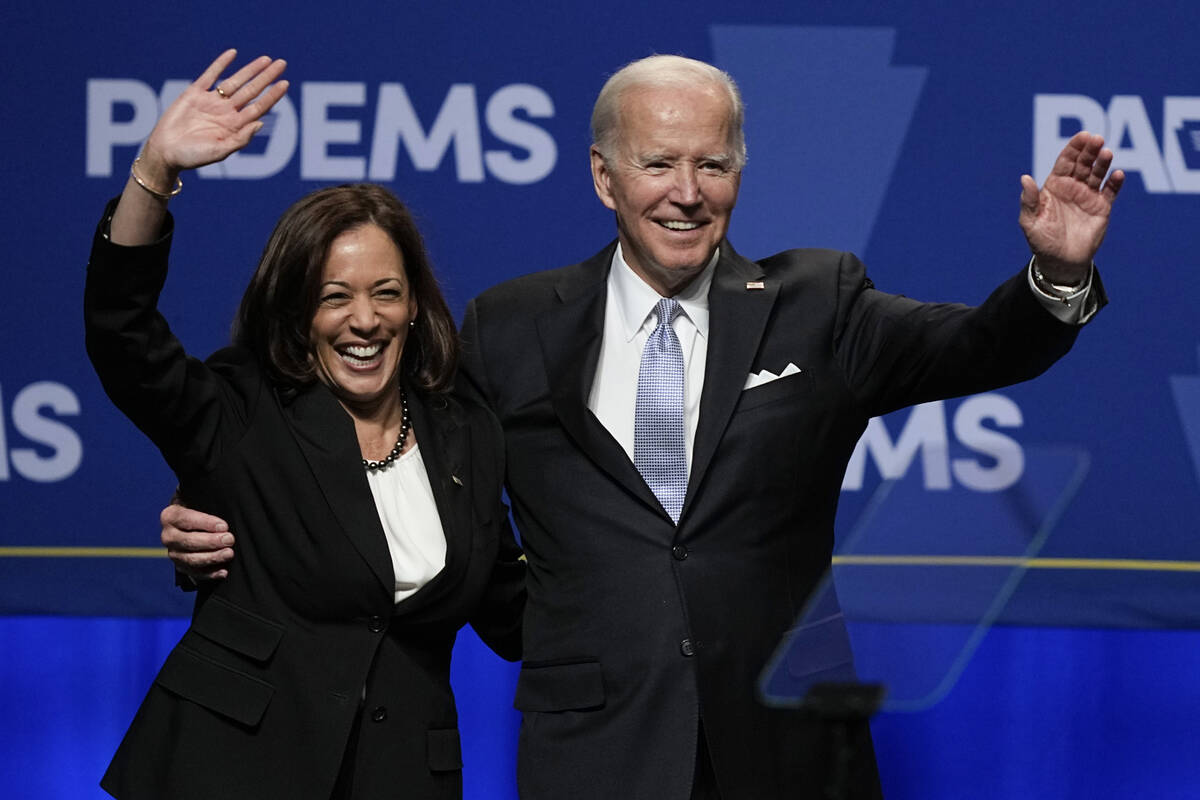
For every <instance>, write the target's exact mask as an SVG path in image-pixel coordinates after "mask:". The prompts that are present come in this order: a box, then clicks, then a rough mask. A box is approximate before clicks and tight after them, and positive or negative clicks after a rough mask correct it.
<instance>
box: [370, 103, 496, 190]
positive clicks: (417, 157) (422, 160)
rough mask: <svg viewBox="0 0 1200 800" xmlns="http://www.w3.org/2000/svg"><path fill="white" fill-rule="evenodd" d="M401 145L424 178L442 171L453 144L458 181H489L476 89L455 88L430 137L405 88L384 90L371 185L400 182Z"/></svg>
mask: <svg viewBox="0 0 1200 800" xmlns="http://www.w3.org/2000/svg"><path fill="white" fill-rule="evenodd" d="M400 140H403V141H404V147H405V149H406V150H407V151H408V157H409V158H410V159H412V163H413V166H414V167H416V168H417V169H418V170H420V171H423V172H432V171H433V170H436V169H437V168H438V165H439V164H441V163H442V157H443V156H444V155H445V154H446V150H447V149H448V148H449V147H450V142H451V141H453V142H454V165H455V167H456V168H457V170H458V179H459V180H460V181H462V182H464V183H478V182H480V181H482V180H483V144H482V140H481V137H480V135H479V116H478V114H477V112H476V106H475V87H474V86H472V85H471V84H468V83H456V84H454V85H453V86H451V87H450V91H449V92H447V93H446V99H445V100H444V101H443V102H442V107H441V109H440V110H439V111H438V115H437V117H436V118H435V119H434V121H433V126H432V127H431V128H430V129H429V135H428V136H426V134H425V131H424V130H423V129H422V127H421V121H420V120H419V119H417V113H416V111H415V110H414V109H413V105H412V102H411V101H410V100H409V99H408V92H407V91H406V90H405V88H404V86H403V84H399V83H385V84H383V85H382V86H380V87H379V106H378V112H377V113H376V115H375V134H374V136H373V137H372V144H371V173H370V174H371V180H373V181H390V180H392V179H393V178H395V177H396V150H397V149H398V147H399V142H400Z"/></svg>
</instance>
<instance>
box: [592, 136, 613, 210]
mask: <svg viewBox="0 0 1200 800" xmlns="http://www.w3.org/2000/svg"><path fill="white" fill-rule="evenodd" d="M590 153H591V158H592V186H594V187H595V189H596V196H597V197H599V198H600V202H601V203H604V205H605V206H606V207H607V208H608V209H610V210H612V211H616V210H617V204H616V201H615V200H613V193H612V173H611V172H610V171H609V169H608V164H607V163H606V162H605V160H604V156H602V155H601V154H600V151H599V150H597V149H596V148H595V147H594V146H593V147H592V149H591V151H590Z"/></svg>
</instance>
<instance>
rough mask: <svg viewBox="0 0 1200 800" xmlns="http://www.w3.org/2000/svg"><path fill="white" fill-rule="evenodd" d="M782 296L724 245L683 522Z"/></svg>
mask: <svg viewBox="0 0 1200 800" xmlns="http://www.w3.org/2000/svg"><path fill="white" fill-rule="evenodd" d="M748 285H749V286H751V287H757V286H761V287H762V288H748ZM778 293H779V284H778V282H775V281H771V280H768V279H767V278H765V277H764V275H763V272H762V270H761V269H760V268H759V266H758V265H757V264H755V263H753V262H751V261H747V260H746V259H744V258H742V257H741V256H740V255H738V254H737V253H736V252H734V250H733V247H732V246H731V245H730V244H729V243H728V242H724V243H723V244H722V245H721V258H720V260H719V261H718V262H717V268H716V273H715V274H714V275H713V283H712V287H711V288H710V289H709V292H708V319H709V322H708V358H707V361H706V364H705V368H704V389H703V390H702V391H701V393H700V420H699V423H698V424H697V427H696V440H695V443H694V446H693V448H692V469H691V474H690V477H689V479H688V492H687V497H686V498H685V499H684V504H683V512H682V515H681V517H680V518H681V519H682V518H683V516H686V515H687V511H688V507H689V506H690V505H691V504H692V501H693V498H694V496H695V494H696V491H697V488H698V487H699V486H700V484H701V482H702V481H703V480H704V475H705V473H706V472H707V471H708V467H709V465H710V464H711V463H712V460H713V456H714V455H715V453H716V450H717V445H719V444H720V441H721V437H722V436H723V435H724V433H725V427H726V426H727V425H728V424H729V418H730V416H731V415H732V414H733V409H734V406H736V405H737V401H738V398H739V397H740V396H741V393H742V387H743V386H744V385H745V383H746V376H747V375H748V374H749V373H750V367H751V365H752V364H753V362H754V354H755V353H756V352H758V347H759V343H760V342H761V341H762V337H763V332H764V331H765V330H766V325H767V319H768V318H769V317H770V315H771V309H772V308H773V307H774V305H775V298H776V296H777V295H778Z"/></svg>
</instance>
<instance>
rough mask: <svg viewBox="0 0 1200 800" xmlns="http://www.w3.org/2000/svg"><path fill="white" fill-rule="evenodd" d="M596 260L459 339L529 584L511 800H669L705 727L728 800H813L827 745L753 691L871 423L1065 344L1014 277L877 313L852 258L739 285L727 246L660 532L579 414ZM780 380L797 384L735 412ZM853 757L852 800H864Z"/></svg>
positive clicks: (482, 320)
mask: <svg viewBox="0 0 1200 800" xmlns="http://www.w3.org/2000/svg"><path fill="white" fill-rule="evenodd" d="M612 253H613V245H610V246H609V247H608V248H606V249H605V250H604V251H602V252H601V253H599V254H597V255H596V256H594V257H593V258H591V259H589V260H588V261H585V262H583V263H581V264H576V265H574V266H571V267H566V268H564V269H560V270H554V271H551V272H543V273H538V274H535V275H530V276H527V277H523V278H518V279H516V280H513V281H510V282H508V283H505V284H503V285H501V286H499V287H496V288H494V289H492V290H490V291H488V292H485V293H484V294H483V295H482V296H480V297H479V298H477V299H476V300H475V301H473V302H472V304H471V305H470V306H469V308H468V310H467V315H466V319H465V322H464V326H463V337H464V347H465V350H466V353H465V357H464V365H463V374H464V375H465V378H466V382H467V383H468V384H469V385H470V387H471V389H472V390H474V391H476V392H477V393H478V394H479V395H480V396H481V397H482V398H483V399H484V400H485V401H486V402H487V403H488V404H489V405H490V407H491V408H492V409H493V410H494V411H495V412H496V414H497V416H498V417H499V418H500V423H501V426H502V427H503V429H504V435H505V440H506V448H507V463H508V472H507V478H506V480H507V488H508V493H509V498H510V500H511V502H512V506H513V511H514V515H515V518H516V522H517V527H518V530H519V532H520V534H521V541H522V546H523V547H524V550H525V553H526V556H527V558H528V561H529V577H528V580H527V584H528V590H529V598H528V605H527V608H526V612H525V625H524V659H525V661H524V664H523V666H522V669H521V675H520V679H519V682H518V686H517V693H516V706H517V707H518V708H520V709H521V710H522V711H523V712H524V724H523V727H522V732H521V741H520V755H519V765H518V773H519V782H520V786H521V790H522V795H523V797H525V798H528V799H529V800H552V799H553V800H557V799H558V798H566V797H569V798H571V800H587V799H589V798H596V800H610V799H611V798H618V797H620V798H653V799H654V800H676V799H678V798H686V797H687V796H688V787H689V785H690V783H691V776H692V769H693V759H694V754H695V753H696V746H697V742H696V733H697V721H698V720H699V719H700V718H701V717H702V718H703V724H704V730H705V732H706V734H707V739H708V745H709V749H710V751H711V753H712V761H713V765H714V768H715V773H716V777H717V780H718V782H719V785H720V790H721V793H722V797H723V798H724V800H740V799H741V798H745V799H746V800H762V798H775V797H787V798H802V797H823V796H824V795H823V794H822V793H821V789H822V784H823V781H824V779H825V770H826V766H827V765H828V763H829V744H828V741H827V737H826V736H824V735H822V729H821V728H820V727H819V726H817V725H815V724H813V722H812V720H811V719H809V718H808V717H806V716H805V715H804V714H801V713H798V712H794V711H782V710H771V709H768V708H766V707H764V706H763V705H762V704H761V703H760V702H759V701H758V699H757V697H756V694H755V684H756V679H757V676H758V674H759V672H760V670H761V669H762V667H763V665H764V664H765V663H766V661H767V660H768V658H769V656H770V654H771V652H772V650H773V649H774V648H775V646H776V645H777V644H778V643H779V641H780V636H781V634H782V633H783V632H784V631H785V630H786V629H787V628H788V627H789V626H790V625H791V624H792V622H793V620H795V619H796V616H797V614H798V613H799V612H800V611H801V609H802V607H803V604H804V602H805V599H806V597H807V596H808V594H809V592H810V591H811V590H812V589H813V587H814V586H815V585H816V583H817V582H818V580H819V579H820V578H821V576H822V574H823V573H824V572H825V570H826V568H827V567H828V566H829V563H830V557H831V551H832V547H833V522H834V512H835V510H836V508H837V502H838V493H839V488H840V485H841V480H842V474H843V472H844V470H845V467H846V463H847V460H848V459H849V457H850V454H851V451H852V450H853V448H854V444H855V442H856V440H857V439H858V437H859V436H860V434H861V433H862V431H863V429H864V427H865V425H866V423H867V421H868V419H869V418H870V417H872V416H875V415H878V414H882V413H885V412H888V411H892V410H894V409H897V408H900V407H902V406H906V405H909V404H913V403H919V402H923V401H928V400H933V399H936V398H945V397H949V396H953V395H961V394H967V393H972V392H977V391H982V390H985V389H991V388H994V387H998V386H1001V385H1004V384H1009V383H1013V382H1016V381H1021V380H1025V379H1027V378H1031V377H1033V376H1035V375H1037V374H1039V373H1040V372H1041V371H1043V370H1044V369H1046V368H1047V367H1048V366H1049V365H1050V364H1051V363H1052V362H1053V361H1054V360H1055V359H1057V358H1058V357H1059V356H1061V355H1062V354H1063V353H1065V352H1066V351H1067V350H1068V349H1069V348H1070V346H1071V343H1072V342H1073V340H1074V338H1075V334H1076V329H1075V328H1074V327H1071V326H1066V325H1063V324H1061V323H1059V322H1058V321H1056V320H1055V319H1053V317H1052V316H1051V315H1050V314H1048V313H1047V312H1046V311H1045V309H1043V308H1042V307H1041V306H1040V305H1039V304H1038V302H1037V301H1036V299H1035V298H1034V297H1033V295H1032V292H1031V290H1030V289H1029V288H1028V286H1026V285H1025V280H1026V279H1025V275H1024V272H1022V273H1021V274H1020V275H1018V276H1016V277H1015V278H1013V279H1012V280H1010V281H1008V282H1007V283H1005V284H1004V285H1003V286H1001V287H1000V288H999V289H997V290H996V292H995V293H994V294H993V295H992V296H991V297H990V298H989V299H988V300H987V302H986V303H984V304H983V305H982V306H981V307H979V308H976V309H972V308H968V307H965V306H961V305H947V304H922V303H918V302H915V301H912V300H909V299H906V298H903V297H897V296H893V295H887V294H884V293H882V292H879V291H876V290H875V289H874V288H873V287H872V284H871V283H870V281H869V280H867V278H866V276H865V273H864V269H863V266H862V264H861V263H860V262H859V261H858V259H856V258H855V257H854V256H852V255H850V254H846V253H837V252H832V251H827V250H793V251H789V252H785V253H780V254H778V255H776V256H772V257H771V258H768V259H765V260H764V261H761V262H759V263H752V262H750V261H747V260H746V259H744V258H742V257H740V256H738V255H737V254H736V253H735V252H733V250H732V248H731V247H729V246H728V244H727V243H726V244H725V245H723V246H722V255H721V258H720V260H719V263H718V265H717V267H716V273H715V276H714V280H713V284H712V288H711V290H710V294H709V304H710V320H709V340H708V341H709V344H708V360H707V368H706V375H705V382H704V389H703V393H702V395H701V404H700V417H699V426H698V430H697V432H696V439H695V447H694V451H693V456H692V464H691V474H690V483H689V487H688V492H687V498H686V501H685V504H684V507H683V512H682V516H681V518H680V520H679V525H678V527H676V526H675V525H673V524H672V522H671V519H670V518H669V517H668V516H667V514H666V512H665V511H663V509H662V508H661V507H660V506H659V504H658V502H657V501H656V500H655V498H654V495H653V494H652V493H651V492H650V490H649V488H648V487H647V486H646V484H645V482H644V481H643V480H642V478H641V476H640V475H639V474H638V472H637V470H636V469H635V468H634V466H633V464H632V462H631V461H630V459H629V458H628V457H627V455H626V454H625V452H624V451H623V450H622V449H621V447H620V446H619V445H618V444H617V442H616V441H615V440H614V439H613V438H612V436H610V435H609V433H608V432H607V431H606V430H605V429H604V427H603V426H602V425H601V424H600V423H599V422H598V421H597V420H596V418H595V417H594V416H593V415H592V414H591V413H590V412H589V410H588V408H587V397H588V393H589V391H590V387H591V382H592V377H593V373H594V371H595V365H596V361H597V355H598V352H599V346H600V339H601V331H602V322H603V318H604V306H605V300H606V291H605V281H606V277H607V274H608V269H609V264H610V261H611V258H612ZM758 281H761V282H762V285H763V288H761V289H757V288H750V287H749V286H747V282H758ZM789 362H791V363H794V364H796V365H797V366H798V367H800V368H801V370H802V372H801V373H800V374H797V375H794V376H790V377H787V378H783V379H780V380H777V381H773V382H771V383H767V384H765V385H762V386H759V387H756V388H752V389H750V390H747V391H743V390H742V387H743V386H744V384H745V382H746V378H747V375H748V374H749V373H751V372H759V371H761V370H763V369H769V370H771V371H772V372H773V373H775V374H779V373H780V371H781V370H782V369H783V368H784V367H785V366H786V365H787V364H788V363H789ZM830 624H831V625H834V626H838V625H841V621H840V620H835V621H833V622H831V623H830ZM833 638H836V637H833ZM843 655H844V659H845V660H847V661H848V659H849V654H848V653H845V654H843ZM817 666H818V667H823V666H824V667H837V666H838V664H837V663H830V664H825V665H817ZM863 752H864V758H863V762H862V763H861V764H860V765H858V766H857V767H856V781H857V786H856V789H855V794H854V796H872V795H874V794H876V793H877V792H878V785H877V783H876V781H877V777H876V775H875V767H874V758H873V755H872V754H871V751H870V748H869V742H868V743H867V744H866V747H865V749H864V751H863Z"/></svg>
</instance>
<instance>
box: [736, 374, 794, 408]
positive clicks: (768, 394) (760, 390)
mask: <svg viewBox="0 0 1200 800" xmlns="http://www.w3.org/2000/svg"><path fill="white" fill-rule="evenodd" d="M812 387H813V379H812V373H811V372H809V371H808V370H806V369H805V370H801V371H800V372H798V373H796V374H794V375H788V376H787V377H786V378H776V379H775V380H773V381H771V382H769V383H763V384H759V385H758V386H755V387H754V388H753V389H744V390H743V391H742V396H741V398H739V400H738V406H737V410H738V413H744V412H746V411H749V410H751V409H754V408H759V407H760V406H765V405H768V404H770V403H776V402H779V401H782V400H787V399H789V398H792V399H803V398H804V397H806V396H808V395H811V394H812V390H813V388H812Z"/></svg>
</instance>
